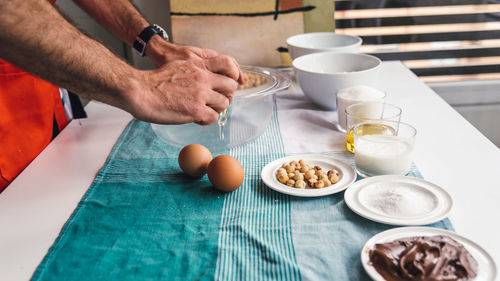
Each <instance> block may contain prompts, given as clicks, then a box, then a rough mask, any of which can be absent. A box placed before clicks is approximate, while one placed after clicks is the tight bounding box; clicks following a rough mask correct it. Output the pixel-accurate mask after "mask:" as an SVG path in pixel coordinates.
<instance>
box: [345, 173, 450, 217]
mask: <svg viewBox="0 0 500 281" xmlns="http://www.w3.org/2000/svg"><path fill="white" fill-rule="evenodd" d="M344 199H345V202H346V204H347V206H349V208H350V209H351V210H352V211H353V212H355V213H356V214H358V215H360V216H362V217H364V218H367V219H370V220H373V221H376V222H380V223H385V224H391V225H426V224H430V223H434V222H437V221H440V220H442V219H444V218H445V217H447V216H448V214H449V213H450V211H451V208H452V206H453V200H452V198H451V196H450V195H449V194H448V193H447V192H446V191H445V190H444V189H442V188H441V187H439V186H437V185H435V184H433V183H430V182H428V181H426V180H423V179H419V178H414V177H406V176H376V177H369V178H365V179H362V180H360V181H358V182H356V183H354V184H352V185H351V186H350V187H349V188H348V189H347V191H346V192H345V194H344Z"/></svg>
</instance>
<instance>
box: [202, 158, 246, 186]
mask: <svg viewBox="0 0 500 281" xmlns="http://www.w3.org/2000/svg"><path fill="white" fill-rule="evenodd" d="M207 174H208V179H209V180H210V182H211V183H212V184H213V186H215V188H217V189H218V190H220V191H224V192H230V191H233V190H235V189H237V188H238V187H240V185H241V184H242V183H243V178H244V177H245V173H244V171H243V167H242V166H241V164H240V162H238V160H236V159H235V158H233V157H231V156H229V155H219V156H217V157H215V158H214V160H212V161H211V162H210V164H209V165H208V171H207Z"/></svg>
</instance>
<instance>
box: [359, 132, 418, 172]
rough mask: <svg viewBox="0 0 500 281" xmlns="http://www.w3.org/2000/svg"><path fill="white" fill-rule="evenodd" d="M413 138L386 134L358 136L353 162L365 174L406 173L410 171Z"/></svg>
mask: <svg viewBox="0 0 500 281" xmlns="http://www.w3.org/2000/svg"><path fill="white" fill-rule="evenodd" d="M413 146H414V141H413V139H407V138H401V137H398V136H387V135H365V136H358V137H357V139H356V143H355V148H356V153H355V154H354V162H355V163H356V168H357V169H358V170H360V172H361V173H363V174H367V175H406V174H407V173H408V172H409V171H410V166H411V161H412V157H411V154H412V151H413Z"/></svg>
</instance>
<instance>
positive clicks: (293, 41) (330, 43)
mask: <svg viewBox="0 0 500 281" xmlns="http://www.w3.org/2000/svg"><path fill="white" fill-rule="evenodd" d="M361 42H362V40H361V38H360V37H357V36H352V35H347V34H339V33H334V32H314V33H304V34H298V35H294V36H291V37H289V38H288V39H287V40H286V43H287V45H288V51H289V52H290V55H291V56H292V59H296V58H298V57H300V56H303V55H307V54H312V53H319V52H337V53H357V52H358V50H359V46H361Z"/></svg>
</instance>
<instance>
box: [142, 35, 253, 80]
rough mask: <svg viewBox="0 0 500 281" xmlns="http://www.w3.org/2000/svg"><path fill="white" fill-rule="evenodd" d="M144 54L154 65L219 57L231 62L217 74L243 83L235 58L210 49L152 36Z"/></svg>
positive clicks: (159, 65)
mask: <svg viewBox="0 0 500 281" xmlns="http://www.w3.org/2000/svg"><path fill="white" fill-rule="evenodd" d="M146 55H147V56H148V57H149V58H150V59H151V60H152V61H153V63H154V65H155V66H156V67H161V66H162V65H164V64H166V63H169V62H171V61H174V60H191V59H213V58H220V59H222V60H229V61H231V62H232V63H231V64H228V65H227V68H226V69H220V70H219V71H220V72H217V73H219V74H224V75H227V76H228V77H230V78H232V79H234V80H236V81H238V83H240V84H243V82H244V81H243V73H242V72H241V70H240V67H239V65H238V63H237V62H236V60H235V59H234V58H233V57H230V56H227V55H224V54H220V53H218V52H216V51H214V50H211V49H202V48H198V47H194V46H183V45H176V44H173V43H170V42H167V41H165V40H164V39H163V38H161V37H160V36H153V37H152V38H151V40H150V41H149V42H148V45H147V49H146Z"/></svg>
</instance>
